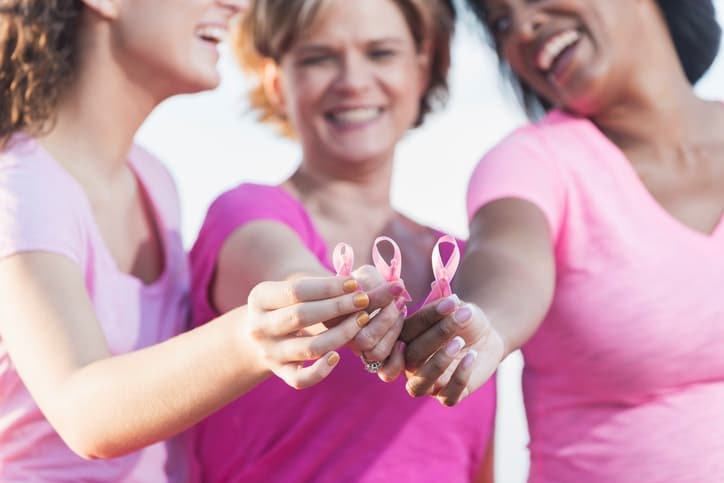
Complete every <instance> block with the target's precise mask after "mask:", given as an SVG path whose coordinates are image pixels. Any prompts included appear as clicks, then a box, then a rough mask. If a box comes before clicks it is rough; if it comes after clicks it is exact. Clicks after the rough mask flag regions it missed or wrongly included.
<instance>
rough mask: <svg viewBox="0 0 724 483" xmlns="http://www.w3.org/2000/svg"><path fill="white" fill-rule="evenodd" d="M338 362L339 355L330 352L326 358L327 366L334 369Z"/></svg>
mask: <svg viewBox="0 0 724 483" xmlns="http://www.w3.org/2000/svg"><path fill="white" fill-rule="evenodd" d="M338 362H339V354H337V353H336V352H332V353H331V354H329V357H327V364H329V365H330V366H331V367H334V366H336V365H337V363H338Z"/></svg>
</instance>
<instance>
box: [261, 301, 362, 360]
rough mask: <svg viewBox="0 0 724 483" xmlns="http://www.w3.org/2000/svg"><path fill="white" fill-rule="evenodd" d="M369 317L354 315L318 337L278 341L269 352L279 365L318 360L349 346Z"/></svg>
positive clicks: (360, 314) (289, 338)
mask: <svg viewBox="0 0 724 483" xmlns="http://www.w3.org/2000/svg"><path fill="white" fill-rule="evenodd" d="M368 317H369V316H368V315H367V313H366V312H358V313H355V314H352V315H351V316H348V317H347V318H345V319H344V320H343V321H342V323H340V324H339V325H337V326H336V327H334V328H332V329H327V330H324V331H323V332H321V333H319V334H317V335H310V336H301V337H299V336H296V335H292V336H290V337H286V338H283V339H281V340H278V341H276V342H274V343H273V344H274V347H273V348H272V349H268V351H267V352H268V353H269V354H270V356H271V357H273V358H274V359H275V360H277V361H278V363H279V364H286V363H289V362H303V361H314V360H317V359H319V358H320V357H322V356H324V354H327V353H329V352H330V351H333V350H336V349H339V348H340V347H342V346H344V345H346V344H348V343H349V342H350V341H351V340H352V339H353V338H354V337H355V335H357V333H358V332H359V330H360V324H361V323H364V321H365V320H366V319H367V318H368Z"/></svg>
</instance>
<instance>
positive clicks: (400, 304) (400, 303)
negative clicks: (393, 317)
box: [395, 299, 405, 312]
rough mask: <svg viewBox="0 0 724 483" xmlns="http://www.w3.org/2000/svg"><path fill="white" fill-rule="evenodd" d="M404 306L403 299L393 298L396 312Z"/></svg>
mask: <svg viewBox="0 0 724 483" xmlns="http://www.w3.org/2000/svg"><path fill="white" fill-rule="evenodd" d="M404 306H405V301H404V300H403V299H395V307H397V311H398V312H402V308H403V307H404Z"/></svg>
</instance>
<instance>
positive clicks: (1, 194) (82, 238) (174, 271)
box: [0, 137, 189, 482]
mask: <svg viewBox="0 0 724 483" xmlns="http://www.w3.org/2000/svg"><path fill="white" fill-rule="evenodd" d="M129 160H130V164H131V166H132V168H133V170H134V171H135V173H136V176H137V177H138V179H139V181H140V182H141V184H142V185H143V187H144V188H145V189H146V192H147V194H148V197H149V198H150V200H151V203H152V204H153V208H154V209H155V215H156V223H157V226H158V228H159V231H160V232H161V236H162V239H163V240H162V241H163V248H164V253H165V257H166V259H165V269H164V273H163V274H162V275H161V277H160V278H159V279H158V280H157V281H156V282H154V283H153V284H152V285H148V286H146V285H143V284H142V282H141V281H140V280H138V279H136V278H134V277H132V276H130V275H128V274H125V273H122V272H120V271H119V270H118V268H117V267H116V265H115V262H114V260H113V258H112V257H111V255H110V253H109V252H108V250H107V248H106V246H105V245H104V243H103V240H102V239H101V235H100V233H99V231H98V228H97V225H96V223H95V221H94V218H93V213H92V211H91V206H90V204H89V201H88V199H87V197H86V195H85V192H84V191H83V190H82V188H81V187H80V185H78V184H77V182H76V181H75V179H74V178H72V177H71V176H70V175H69V174H68V173H67V172H66V171H65V170H64V169H63V168H62V167H61V166H60V165H59V164H57V163H56V162H55V161H54V160H53V159H52V158H51V157H50V156H49V155H48V154H47V153H46V152H45V151H43V150H42V148H40V146H39V145H38V144H37V143H36V142H35V141H33V140H31V139H28V138H24V139H19V138H17V137H16V142H15V143H13V144H12V145H11V148H10V149H9V150H7V151H6V152H4V153H2V154H0V258H2V257H7V256H9V255H12V254H16V253H20V252H27V251H43V252H51V253H56V254H59V255H62V256H64V257H67V258H68V259H69V260H71V261H72V262H73V263H75V264H77V265H78V268H79V269H80V270H81V271H82V273H83V274H84V275H85V280H86V288H87V289H88V294H89V296H90V299H91V301H92V303H93V306H94V308H95V310H96V315H97V317H98V320H99V321H100V323H101V326H102V329H103V331H104V333H105V335H106V339H107V341H108V346H109V347H110V349H111V352H112V353H114V354H122V353H126V352H130V351H133V350H136V349H140V348H142V347H145V346H148V345H151V344H155V343H157V342H161V341H163V340H165V339H168V338H169V337H171V336H173V335H176V334H178V333H180V332H181V331H182V330H183V329H184V326H185V320H186V314H187V310H188V307H187V302H186V295H187V293H188V285H189V281H188V279H189V274H188V266H187V262H186V258H185V254H184V250H183V246H182V244H181V237H180V234H179V233H180V231H179V229H180V226H179V209H178V197H177V194H176V190H175V186H174V183H173V181H172V180H171V178H170V177H169V175H168V173H167V172H166V170H165V169H164V167H163V166H162V165H161V164H160V163H159V162H158V161H157V160H156V159H155V158H153V157H152V156H150V155H149V154H148V153H146V152H144V151H142V150H141V149H140V148H135V147H134V148H133V150H132V152H131V154H130V158H129ZM1 336H2V334H0V481H53V482H60V481H68V482H71V481H72V482H78V481H88V482H90V481H103V482H108V481H125V482H133V481H138V482H141V481H143V482H149V481H154V482H156V481H158V482H161V481H167V480H177V479H183V478H184V473H185V471H186V470H185V468H186V459H187V458H185V456H184V455H183V454H182V453H181V447H182V443H181V441H180V439H179V440H178V441H175V442H174V443H159V444H155V445H153V446H150V447H148V448H146V449H144V450H142V451H138V452H136V453H133V454H131V455H128V456H125V457H123V458H118V459H113V460H97V461H88V460H84V459H82V458H80V457H79V456H77V455H76V454H75V453H73V452H72V451H71V450H70V449H68V447H67V446H66V445H65V443H63V441H62V440H61V439H60V437H59V436H58V434H57V433H56V432H55V430H54V429H53V428H52V427H51V425H50V424H49V423H48V421H47V420H46V419H45V418H44V417H43V415H42V413H41V412H40V410H39V409H38V407H37V406H36V404H35V402H34V401H33V399H32V397H31V396H30V394H29V393H28V391H27V389H26V388H25V386H24V385H23V382H22V380H21V379H20V378H19V377H18V374H17V372H16V371H15V368H14V367H13V363H12V360H10V358H9V356H8V353H7V349H6V347H5V346H4V344H3V341H2V337H1ZM172 449H173V451H171V450H172ZM167 473H168V474H167Z"/></svg>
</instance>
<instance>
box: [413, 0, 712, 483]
mask: <svg viewBox="0 0 724 483" xmlns="http://www.w3.org/2000/svg"><path fill="white" fill-rule="evenodd" d="M468 3H469V4H470V5H471V6H472V7H473V8H474V9H475V12H476V13H477V15H478V18H479V19H480V21H481V22H482V23H483V24H484V25H485V26H486V27H487V29H488V30H489V31H490V33H491V34H492V37H493V38H494V41H495V46H496V47H497V50H498V52H499V55H500V56H501V59H502V60H503V61H504V63H505V64H506V65H507V66H509V67H510V70H511V72H512V73H513V75H514V78H515V79H516V81H517V82H518V83H519V85H520V87H521V89H522V92H523V93H524V98H525V99H526V100H527V104H526V105H527V106H528V108H529V112H531V113H532V114H534V113H535V112H544V111H548V112H547V113H546V115H545V116H544V117H542V119H540V120H538V121H537V122H534V123H531V124H530V125H527V126H525V127H523V128H521V129H519V130H517V131H516V132H514V133H513V134H511V135H510V136H508V137H507V138H506V139H505V140H503V141H502V142H501V143H500V144H499V145H498V146H497V147H495V148H494V149H493V150H492V151H491V152H489V153H488V154H487V155H486V156H485V157H484V158H483V160H482V161H481V162H480V164H479V166H478V167H477V169H476V171H475V173H474V175H473V177H472V180H471V182H470V186H469V191H468V211H469V217H470V222H471V228H470V232H471V238H470V241H469V244H468V248H467V251H466V255H465V260H464V262H463V267H462V269H461V272H460V273H459V278H458V279H457V281H458V285H457V291H458V294H459V295H460V298H461V299H462V300H465V301H466V302H467V303H466V304H464V305H463V306H462V307H459V308H457V310H456V311H454V312H452V314H451V313H450V312H449V311H445V310H441V312H443V313H442V314H441V315H437V316H436V315H435V314H436V310H437V307H435V306H431V307H428V308H427V310H424V311H422V312H420V313H419V314H418V315H417V316H416V317H415V318H414V320H412V321H410V322H411V323H409V324H408V330H407V333H406V334H405V337H406V338H408V339H409V338H413V339H414V340H413V341H412V342H411V343H410V344H409V346H408V350H407V361H408V364H409V366H410V369H412V370H413V371H414V374H413V375H412V376H411V378H410V379H409V381H408V390H409V391H410V392H411V393H413V394H426V393H432V392H434V393H435V394H436V395H437V397H438V398H440V399H442V400H443V401H444V402H446V403H448V404H453V403H456V402H458V401H459V400H461V399H462V398H463V397H464V396H466V395H467V394H469V393H470V392H472V391H475V390H476V389H477V388H478V387H479V386H480V385H481V384H482V383H483V382H484V381H485V380H486V379H487V378H488V376H489V375H490V374H491V373H492V372H493V371H494V370H495V368H496V367H497V365H498V364H499V362H500V361H501V360H502V359H503V358H504V357H505V356H506V355H507V354H509V353H510V352H512V351H514V350H516V349H519V348H521V349H522V351H523V355H524V358H525V364H526V365H525V369H524V373H523V389H524V395H525V402H526V409H527V414H528V422H529V426H530V435H531V443H530V451H531V458H532V464H531V469H530V481H533V482H556V483H561V482H563V483H565V482H576V483H577V482H587V483H599V482H600V483H603V482H617V483H628V482H631V483H633V482H644V481H645V482H647V483H652V482H711V483H714V482H720V481H724V458H722V457H721V455H722V454H724V436H723V435H722V431H720V429H719V428H722V427H724V411H722V410H721V401H724V358H723V357H722V347H724V301H723V300H724V299H723V298H722V286H724V226H722V225H723V223H722V212H723V211H724V106H723V105H722V104H720V103H718V102H707V101H704V100H701V99H699V98H698V97H697V96H696V95H695V94H694V91H693V87H692V85H693V83H695V82H696V81H697V80H698V79H699V78H700V77H701V76H702V74H703V73H704V72H705V71H706V70H707V68H708V67H709V65H710V64H711V63H712V61H713V59H714V57H715V56H716V53H717V51H718V48H719V36H720V30H719V26H718V25H717V23H716V20H715V15H714V9H713V6H712V3H711V1H708V0H694V1H688V2H678V1H663V0H662V1H654V0H609V1H590V0H543V1H537V2H530V1H527V0H469V2H468ZM430 320H433V321H434V320H439V322H438V323H435V324H433V325H432V326H431V329H430V330H427V331H424V330H423V329H424V328H425V327H426V326H427V325H424V324H429V321H430ZM456 321H457V322H456ZM455 335H459V336H462V337H463V338H464V339H465V340H466V343H467V345H468V346H469V347H471V348H473V349H474V350H477V351H478V354H479V355H478V358H477V359H476V362H475V364H474V366H473V367H472V368H470V369H464V368H460V369H459V370H457V372H456V373H455V374H454V375H453V376H452V378H450V379H449V380H447V381H446V380H445V379H441V380H439V379H438V378H439V376H440V374H439V373H440V370H441V369H439V368H443V367H446V366H447V364H448V362H449V361H448V356H446V354H445V353H444V351H438V352H435V351H436V349H437V347H439V345H440V344H441V343H442V342H443V341H445V340H447V338H449V337H453V336H455ZM434 352H435V355H434V357H433V358H432V359H431V360H430V361H429V362H427V363H425V361H426V359H427V357H428V356H429V355H430V354H432V353H434ZM438 381H439V382H438Z"/></svg>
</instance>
